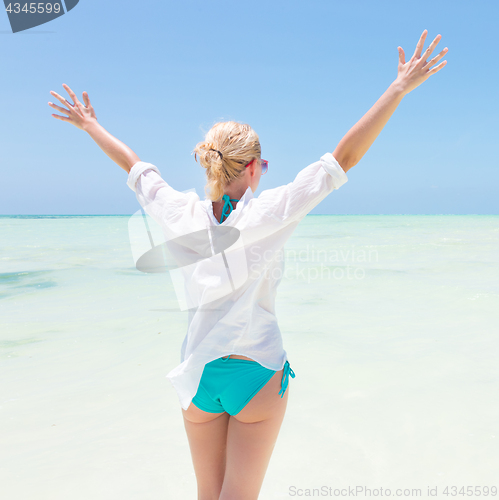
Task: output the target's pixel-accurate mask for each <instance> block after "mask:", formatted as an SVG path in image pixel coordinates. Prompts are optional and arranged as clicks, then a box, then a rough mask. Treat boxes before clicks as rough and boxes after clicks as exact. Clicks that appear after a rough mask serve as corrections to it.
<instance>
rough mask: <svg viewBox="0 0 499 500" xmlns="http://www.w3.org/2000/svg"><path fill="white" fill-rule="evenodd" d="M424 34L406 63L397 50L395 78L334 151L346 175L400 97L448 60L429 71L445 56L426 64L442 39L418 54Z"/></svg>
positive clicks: (377, 132) (394, 107)
mask: <svg viewBox="0 0 499 500" xmlns="http://www.w3.org/2000/svg"><path fill="white" fill-rule="evenodd" d="M426 35H427V31H426V30H424V31H423V34H422V35H421V37H420V39H419V42H418V43H417V45H416V50H415V51H414V55H413V56H412V57H411V59H410V60H409V61H407V62H406V61H405V54H404V50H403V49H402V47H399V64H398V75H397V78H396V79H395V80H394V81H393V83H392V84H391V85H390V86H389V87H388V89H387V90H386V91H385V93H384V94H383V95H382V96H381V97H380V98H379V99H378V100H377V101H376V103H375V104H374V105H373V106H372V108H371V109H370V110H369V111H368V112H367V113H366V114H365V115H364V116H363V117H362V118H361V119H360V120H359V121H358V122H357V123H356V124H355V125H354V126H353V127H352V128H351V129H350V130H349V131H348V132H347V133H346V134H345V136H344V137H343V139H341V141H340V142H339V144H338V146H337V147H336V149H335V150H334V152H333V156H334V158H335V159H336V160H337V161H338V163H339V164H340V165H341V167H342V168H343V170H344V171H345V172H347V171H348V170H349V169H350V168H352V167H353V166H355V165H357V163H359V161H360V159H361V158H362V157H363V156H364V155H365V154H366V152H367V150H368V149H369V148H370V147H371V144H372V143H373V142H374V140H375V139H376V137H378V135H379V133H380V132H381V130H383V127H384V126H385V125H386V123H387V122H388V120H389V119H390V117H391V116H392V114H393V112H394V111H395V110H396V109H397V107H398V105H399V104H400V102H401V101H402V99H403V97H404V96H406V95H407V94H408V93H409V92H411V91H412V90H414V89H415V88H416V87H418V86H419V85H421V84H422V83H423V82H424V81H425V80H427V79H428V78H429V77H430V76H432V75H434V74H435V73H437V72H438V71H440V70H441V69H442V68H443V67H444V66H445V65H446V64H447V61H443V62H441V63H440V64H439V65H438V66H435V67H434V68H432V69H430V68H431V67H432V66H433V65H434V64H435V63H436V62H437V61H439V60H440V59H441V58H442V57H444V55H445V54H446V53H447V47H445V49H443V50H442V51H441V52H440V53H439V54H437V55H436V56H435V57H433V58H432V59H430V60H429V61H426V60H427V59H428V58H429V57H430V55H431V53H432V52H433V50H434V49H435V47H436V46H437V44H438V42H439V41H440V39H441V38H442V37H441V35H437V36H436V37H435V39H434V40H433V42H432V43H431V44H430V45H429V47H428V48H427V49H426V51H425V52H424V53H423V55H421V52H422V50H423V46H424V42H425V39H426Z"/></svg>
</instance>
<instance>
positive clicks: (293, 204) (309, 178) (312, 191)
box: [257, 153, 348, 223]
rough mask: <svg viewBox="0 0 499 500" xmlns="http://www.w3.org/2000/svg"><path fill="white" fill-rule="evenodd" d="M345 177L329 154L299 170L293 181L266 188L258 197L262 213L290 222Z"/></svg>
mask: <svg viewBox="0 0 499 500" xmlns="http://www.w3.org/2000/svg"><path fill="white" fill-rule="evenodd" d="M347 181H348V177H347V175H346V173H345V171H344V170H343V169H342V168H341V166H340V164H339V163H338V162H337V161H336V159H335V158H334V156H333V155H332V154H331V153H326V154H325V155H323V156H321V159H320V160H319V161H316V162H314V163H312V164H311V165H309V166H308V167H305V168H304V169H303V170H301V171H300V172H299V173H298V175H297V176H296V178H295V180H294V181H293V182H290V183H289V184H286V185H284V186H279V187H277V188H274V189H267V190H265V191H262V192H261V193H260V196H258V203H257V206H258V209H259V210H260V211H261V213H262V215H266V216H268V217H271V218H272V219H276V220H279V221H281V222H283V223H291V222H295V221H299V220H301V219H302V218H303V217H305V216H306V215H307V214H308V213H309V212H310V211H311V210H312V209H313V208H314V207H316V206H317V205H318V204H319V203H320V202H321V201H322V200H323V199H324V198H325V197H326V196H327V195H328V194H330V193H331V192H332V191H334V190H335V189H338V188H340V187H341V186H342V185H343V184H345V182H347Z"/></svg>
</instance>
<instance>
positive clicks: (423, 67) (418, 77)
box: [395, 30, 448, 95]
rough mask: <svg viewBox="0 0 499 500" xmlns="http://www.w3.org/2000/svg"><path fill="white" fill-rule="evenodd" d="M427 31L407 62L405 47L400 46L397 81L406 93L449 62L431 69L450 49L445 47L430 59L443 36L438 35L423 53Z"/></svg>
mask: <svg viewBox="0 0 499 500" xmlns="http://www.w3.org/2000/svg"><path fill="white" fill-rule="evenodd" d="M427 33H428V31H427V30H424V31H423V34H422V35H421V37H420V38H419V42H418V43H417V45H416V50H415V51H414V54H413V56H412V57H411V58H410V59H409V60H408V61H407V62H405V53H404V49H403V48H402V47H399V48H398V49H399V64H398V75H397V78H396V80H395V82H396V83H397V84H398V85H399V88H400V89H401V90H402V92H403V94H404V95H406V94H408V93H409V92H411V91H413V90H414V89H415V88H416V87H419V85H421V84H422V83H423V82H424V81H425V80H427V79H428V78H429V77H430V76H432V75H434V74H435V73H438V72H439V71H440V70H441V69H442V68H443V67H444V66H445V65H446V64H447V61H442V62H441V63H440V64H439V65H437V66H434V67H433V68H432V69H430V68H431V67H432V66H433V65H434V64H435V63H437V62H438V61H439V60H440V59H442V57H444V56H445V55H446V54H447V51H448V49H447V47H445V49H443V50H442V51H440V53H439V54H437V55H436V56H434V57H433V58H432V59H430V60H429V61H428V60H427V59H428V58H429V57H430V56H431V53H432V52H433V50H434V49H435V47H436V46H437V44H438V42H440V39H441V38H442V36H441V35H437V36H436V37H435V39H434V40H433V42H431V43H430V45H429V47H428V48H427V49H426V50H425V51H424V52H423V54H422V55H421V52H422V50H423V47H424V42H425V39H426V35H427Z"/></svg>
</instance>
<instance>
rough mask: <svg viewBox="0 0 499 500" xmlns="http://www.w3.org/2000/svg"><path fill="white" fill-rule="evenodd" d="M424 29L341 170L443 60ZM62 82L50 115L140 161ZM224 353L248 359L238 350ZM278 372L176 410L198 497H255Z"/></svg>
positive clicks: (274, 428)
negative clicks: (237, 392)
mask: <svg viewBox="0 0 499 500" xmlns="http://www.w3.org/2000/svg"><path fill="white" fill-rule="evenodd" d="M426 34H427V31H426V30H424V31H423V34H422V35H421V37H420V39H419V41H418V43H417V45H416V49H415V51H414V54H413V56H412V57H411V59H410V60H409V61H407V62H406V61H405V54H404V51H403V49H402V48H401V47H398V49H399V62H398V75H397V78H396V79H395V80H394V81H393V82H392V83H391V84H390V86H389V87H388V89H387V90H386V91H385V92H384V94H383V95H382V96H381V97H380V98H379V99H378V100H377V101H376V103H375V104H374V105H373V106H372V107H371V109H369V111H368V112H367V113H366V114H365V115H364V116H363V117H362V118H361V119H360V120H359V121H358V122H357V123H356V124H355V125H354V126H353V127H352V128H351V129H350V130H349V131H348V132H347V133H346V134H345V136H344V137H343V138H342V139H341V141H340V142H339V143H338V145H337V147H336V149H335V150H334V152H333V156H334V158H335V159H336V160H337V161H338V163H339V164H340V165H341V167H342V168H343V170H344V171H345V172H347V171H348V170H349V169H350V168H352V167H353V166H355V165H356V164H357V163H358V162H359V161H360V159H361V158H362V157H363V156H364V154H365V153H366V152H367V150H368V149H369V148H370V146H371V145H372V143H373V142H374V140H375V139H376V138H377V137H378V135H379V133H380V132H381V130H382V129H383V127H384V126H385V125H386V123H387V122H388V120H389V119H390V117H391V116H392V114H393V112H394V111H395V109H396V108H397V106H398V105H399V104H400V102H401V101H402V99H403V97H404V96H406V95H407V94H408V93H409V92H411V91H412V90H414V89H415V88H417V87H418V86H419V85H421V84H422V83H423V82H424V81H426V80H427V79H428V78H429V77H430V76H432V75H434V74H435V73H437V72H438V71H440V70H441V69H442V68H443V67H444V66H445V65H446V63H447V61H443V62H441V63H440V64H438V65H437V66H435V67H433V68H432V66H434V65H435V64H436V63H437V62H438V61H439V60H440V59H441V58H442V57H444V55H445V54H446V53H447V47H446V48H444V49H443V50H442V51H441V52H440V53H439V54H437V55H436V56H434V57H433V58H432V59H428V58H429V57H430V55H431V54H432V52H433V50H434V49H435V47H436V46H437V44H438V43H439V41H440V39H441V36H440V35H438V36H437V37H435V39H434V40H433V42H432V43H431V44H430V45H429V47H428V48H427V49H426V51H425V52H424V53H422V50H423V46H424V43H425V39H426ZM430 68H432V69H430ZM63 86H64V88H65V89H66V91H67V92H68V94H69V95H70V96H71V98H72V99H73V101H74V104H71V103H69V102H68V101H67V100H66V99H64V98H63V97H62V96H60V95H59V94H57V93H56V92H53V91H51V94H52V95H53V96H54V97H55V98H56V99H58V100H59V101H60V102H61V103H62V104H63V105H64V106H66V108H67V109H66V108H62V107H61V106H57V105H55V104H53V103H51V102H49V105H50V106H51V107H53V108H54V109H56V110H58V111H60V112H62V113H64V114H65V115H67V116H60V115H56V114H53V115H52V116H53V117H54V118H57V119H59V120H63V121H67V122H69V123H71V124H73V125H75V126H76V127H78V128H79V129H81V130H84V131H86V132H87V133H88V134H89V135H90V136H91V137H92V138H93V139H94V140H95V142H96V143H97V144H98V145H99V147H100V148H101V149H102V150H103V151H104V152H105V153H106V154H107V155H108V156H109V157H110V158H111V159H112V160H113V161H114V162H115V163H117V164H118V165H119V166H120V167H121V168H123V169H124V170H125V171H126V172H127V173H129V172H130V169H131V168H132V167H133V166H134V165H135V163H137V162H138V161H140V159H139V157H138V156H137V155H136V154H135V153H134V152H133V151H132V150H131V149H130V148H129V147H128V146H126V145H125V144H123V143H122V142H121V141H119V140H118V139H116V138H115V137H113V136H112V135H111V134H110V133H109V132H107V131H106V130H105V129H104V128H103V127H102V126H101V125H100V124H99V123H97V117H96V116H95V111H94V109H93V107H92V105H91V104H90V99H89V98H88V94H87V93H86V92H84V93H83V100H84V102H85V105H83V104H82V103H81V102H80V101H78V99H77V97H76V95H75V94H74V92H73V91H72V90H71V89H70V88H69V87H68V86H67V85H65V84H64V85H63ZM257 160H258V159H256V160H255V161H253V162H252V163H251V165H250V166H248V167H247V168H246V170H245V173H244V174H243V175H242V176H241V177H240V178H239V179H237V180H236V181H234V182H233V183H231V184H229V185H228V186H226V189H225V194H228V195H229V196H230V198H234V199H240V198H241V197H242V195H243V194H244V193H245V192H246V190H247V188H248V187H251V189H252V191H253V192H255V191H256V189H257V187H258V183H259V181H260V176H261V167H260V164H259V162H258V161H257ZM222 207H223V203H222V202H214V203H213V212H214V215H215V217H216V218H217V220H218V221H220V217H221V211H222ZM233 207H235V203H234V204H233ZM231 357H233V358H239V359H248V360H250V359H251V358H247V357H245V356H240V355H232V356H231ZM281 379H282V370H280V371H278V372H276V373H275V374H274V376H273V377H272V378H271V379H270V380H269V381H268V382H267V384H266V385H265V386H264V387H263V388H262V389H261V390H260V391H259V392H258V393H257V395H256V396H255V397H254V398H253V399H252V400H251V401H250V402H249V403H248V404H247V405H246V406H245V407H244V408H243V409H242V410H241V411H240V412H239V413H238V414H237V415H229V414H228V413H226V412H224V413H207V412H204V411H202V410H200V409H199V408H197V407H196V406H195V405H194V404H193V403H191V404H190V406H189V408H188V409H187V410H184V409H182V415H183V419H184V425H185V429H186V432H187V437H188V440H189V446H190V449H191V454H192V461H193V465H194V470H195V473H196V479H197V484H198V500H215V499H216V500H229V499H230V500H236V499H237V500H256V499H257V498H258V495H259V492H260V489H261V486H262V483H263V479H264V477H265V473H266V471H267V467H268V464H269V461H270V457H271V455H272V451H273V449H274V446H275V443H276V440H277V436H278V434H279V430H280V427H281V424H282V421H283V419H284V414H285V411H286V406H287V401H288V396H289V386H288V388H287V390H286V392H285V394H284V397H283V398H281V397H280V396H279V394H278V393H279V390H280V388H281Z"/></svg>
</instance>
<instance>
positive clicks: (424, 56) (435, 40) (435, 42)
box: [420, 35, 442, 66]
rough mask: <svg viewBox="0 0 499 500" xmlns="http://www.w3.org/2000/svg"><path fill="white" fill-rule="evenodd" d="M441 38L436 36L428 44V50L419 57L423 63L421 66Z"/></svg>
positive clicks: (424, 63)
mask: <svg viewBox="0 0 499 500" xmlns="http://www.w3.org/2000/svg"><path fill="white" fill-rule="evenodd" d="M441 38H442V35H437V36H436V37H435V39H434V40H433V42H431V43H430V45H429V46H428V48H427V49H426V50H425V52H424V54H423V56H422V57H421V59H420V61H424V62H423V66H424V65H426V59H428V57H430V55H431V53H432V52H433V51H434V50H435V47H436V46H437V44H438V42H440V39H441Z"/></svg>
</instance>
